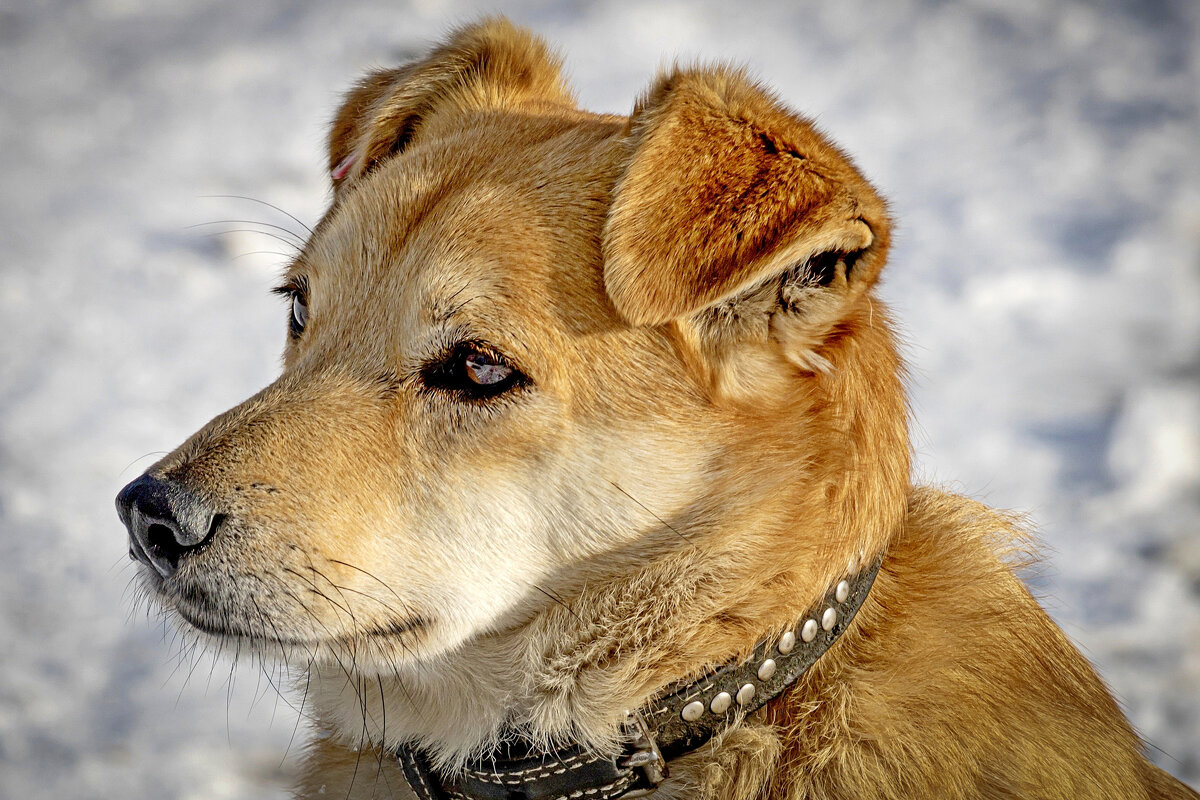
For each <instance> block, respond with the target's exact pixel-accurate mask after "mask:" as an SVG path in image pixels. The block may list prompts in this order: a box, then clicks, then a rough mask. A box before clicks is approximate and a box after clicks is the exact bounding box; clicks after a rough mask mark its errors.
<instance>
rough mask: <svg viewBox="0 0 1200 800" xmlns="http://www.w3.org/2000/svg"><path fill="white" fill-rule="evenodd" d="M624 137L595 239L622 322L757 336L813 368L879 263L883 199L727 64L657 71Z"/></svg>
mask: <svg viewBox="0 0 1200 800" xmlns="http://www.w3.org/2000/svg"><path fill="white" fill-rule="evenodd" d="M627 141H628V147H629V153H628V156H627V159H628V160H627V162H626V167H625V171H624V174H623V175H622V176H621V177H620V179H619V180H618V182H617V185H616V189H615V193H614V198H613V204H612V207H611V209H610V211H609V215H608V219H607V222H606V225H605V230H604V238H603V253H604V282H605V289H606V291H607V293H608V295H609V298H610V299H611V301H612V303H613V304H614V306H615V307H616V308H617V310H618V311H619V312H620V313H621V315H622V316H623V317H624V318H625V319H626V320H628V321H629V322H630V323H632V324H635V325H657V324H662V323H666V322H669V321H672V320H679V319H681V318H687V319H690V320H692V321H693V322H696V323H697V324H698V325H700V326H701V327H705V326H707V327H708V328H710V329H711V328H712V327H713V326H714V325H715V326H717V327H718V328H720V333H721V337H720V338H722V339H723V340H724V341H725V342H727V343H728V342H730V341H732V340H733V339H736V338H738V337H739V336H742V335H743V334H744V333H745V334H751V333H752V332H753V330H755V329H758V330H759V331H760V335H761V337H764V338H772V339H774V340H776V341H781V340H786V341H784V345H785V351H786V354H787V355H788V356H789V357H790V359H791V360H792V361H793V362H795V363H797V364H800V365H803V366H809V367H811V366H813V365H814V364H816V363H819V358H820V357H819V356H814V353H813V351H814V350H815V348H816V347H818V346H819V344H820V341H821V340H822V339H823V338H824V337H826V336H827V335H828V334H829V333H830V332H831V331H832V330H833V329H834V328H835V326H836V325H837V324H838V322H839V320H841V319H842V318H844V317H845V316H846V315H847V314H849V313H850V312H851V310H852V309H853V307H854V306H855V303H856V301H857V300H859V299H860V298H861V297H862V296H863V295H864V294H865V293H866V291H867V290H868V289H869V288H870V287H871V285H873V284H874V282H875V279H876V278H877V276H878V274H879V270H880V269H881V267H882V265H883V262H884V259H885V257H886V249H887V240H888V219H887V211H886V208H885V205H884V203H883V201H882V200H881V199H880V198H879V196H878V195H877V194H876V193H875V191H874V190H873V189H872V188H871V186H870V184H868V183H867V181H866V180H865V179H864V178H863V177H862V176H861V175H860V174H859V173H858V171H857V170H856V169H855V168H854V166H853V165H852V164H851V163H850V161H849V159H848V158H847V157H846V156H845V155H843V154H842V153H841V152H840V151H838V150H837V148H835V147H834V146H833V145H832V144H830V143H829V142H828V141H827V140H826V139H825V138H824V137H822V136H821V135H820V134H819V133H818V132H817V131H816V130H815V129H814V128H813V126H812V125H811V123H809V122H808V121H806V120H804V119H802V118H800V117H799V116H797V115H795V114H793V113H792V112H790V111H789V110H788V109H786V108H784V107H783V106H782V105H781V104H780V103H779V102H778V101H777V100H776V99H775V98H774V97H772V96H771V95H770V94H769V93H767V92H766V91H765V90H764V89H762V88H761V87H759V86H757V85H755V84H754V83H753V82H752V81H750V80H748V79H747V78H746V77H745V75H744V74H743V73H742V72H740V71H738V70H735V69H732V68H728V67H715V68H711V69H705V70H679V69H677V70H676V71H674V72H672V73H670V74H666V75H664V76H662V77H660V78H659V79H658V81H657V82H656V83H655V85H653V86H652V88H651V89H650V91H649V92H648V93H647V94H646V95H645V96H644V97H643V98H642V99H641V100H640V101H639V102H638V104H637V105H636V106H635V108H634V111H633V114H632V116H631V117H630V122H629V127H628V135H627ZM709 332H712V331H711V330H710V331H709Z"/></svg>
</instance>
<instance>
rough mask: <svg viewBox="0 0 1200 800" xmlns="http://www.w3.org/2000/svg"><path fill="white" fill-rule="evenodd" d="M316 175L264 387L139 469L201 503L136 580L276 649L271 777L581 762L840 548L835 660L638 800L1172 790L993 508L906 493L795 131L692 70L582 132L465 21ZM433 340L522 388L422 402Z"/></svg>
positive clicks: (382, 85)
mask: <svg viewBox="0 0 1200 800" xmlns="http://www.w3.org/2000/svg"><path fill="white" fill-rule="evenodd" d="M329 165H330V169H331V171H336V170H339V168H344V169H342V171H343V172H344V175H341V174H338V175H337V176H336V177H335V180H334V184H335V198H334V202H333V204H332V206H331V208H330V210H329V212H328V213H327V214H326V216H325V218H324V219H323V220H322V221H321V223H320V225H319V226H318V227H317V229H316V232H315V234H314V235H313V237H312V238H311V239H310V241H309V242H308V243H307V245H306V246H305V248H304V250H303V252H302V253H301V254H300V255H299V256H298V257H297V259H296V260H295V263H294V264H293V265H292V266H291V268H290V269H289V277H288V279H289V280H290V281H293V282H294V283H295V284H297V285H300V284H306V285H307V305H308V309H309V322H308V325H307V327H306V329H305V330H304V332H303V334H302V335H301V336H300V337H299V338H297V339H295V340H293V341H291V342H290V343H289V345H288V348H287V352H286V357H285V366H284V370H283V373H282V375H281V376H280V378H279V379H278V380H277V381H276V382H275V383H273V384H272V385H271V386H269V387H267V388H266V389H264V390H263V391H262V392H261V393H260V394H258V395H256V396H255V397H253V398H251V399H250V400H248V401H246V403H244V404H242V405H240V406H238V407H237V408H235V409H233V410H232V411H230V412H227V413H226V414H224V415H222V416H220V417H218V418H217V419H215V420H213V421H212V422H211V423H210V424H209V425H208V426H206V427H205V428H204V429H203V430H201V431H200V432H199V433H197V434H196V435H195V436H194V437H192V439H190V440H189V441H188V442H187V443H185V444H184V445H183V446H182V447H181V448H180V449H179V450H177V451H176V452H175V453H172V454H171V455H170V456H168V457H167V458H166V459H164V460H163V461H162V462H160V463H159V464H158V465H156V466H155V467H154V468H153V471H154V472H155V473H156V474H159V475H164V476H167V477H170V478H172V479H174V480H178V481H182V482H184V483H186V484H187V485H188V486H189V487H191V489H192V490H193V491H195V492H197V493H200V494H202V495H203V496H204V497H206V498H208V499H209V500H210V501H211V502H212V503H213V504H214V505H215V506H217V507H219V508H220V509H221V510H222V513H225V514H226V518H225V522H224V524H223V527H222V529H221V531H220V534H219V536H218V537H217V539H216V540H214V542H213V543H212V545H211V546H209V547H208V549H207V550H205V551H204V552H203V553H199V554H197V555H194V556H190V557H189V558H188V560H187V561H186V562H185V564H184V565H183V567H182V568H181V569H180V571H179V573H178V574H177V575H176V576H175V577H174V578H171V579H169V580H167V581H165V582H162V581H160V582H158V583H155V585H154V588H155V590H156V591H157V592H158V594H159V596H160V597H161V598H162V599H163V601H164V602H165V603H166V604H167V605H168V606H169V607H171V608H174V609H175V610H176V611H178V612H179V614H180V615H181V616H182V617H183V618H184V619H186V620H188V621H190V622H192V623H193V624H196V625H199V626H200V627H201V628H202V629H206V630H209V631H211V635H212V636H213V637H214V638H218V639H229V638H236V639H239V640H241V641H242V642H244V643H248V644H252V645H253V646H256V647H257V648H258V649H259V651H260V652H262V653H264V654H266V655H271V656H280V657H283V658H286V659H288V660H290V661H292V662H295V663H298V664H299V665H301V666H306V667H308V671H309V673H310V679H309V680H308V681H307V684H306V686H305V693H304V697H305V704H306V708H307V710H308V712H309V713H312V714H313V715H314V716H315V717H316V718H317V719H318V724H317V727H318V728H319V729H320V730H321V731H322V732H323V735H322V736H319V737H318V738H317V739H316V741H315V743H314V745H313V746H312V748H311V749H310V753H309V758H308V762H307V767H306V772H305V776H304V778H303V781H302V785H301V786H300V788H299V789H298V796H300V797H317V796H334V797H338V796H351V797H375V796H378V797H385V796H392V795H393V794H396V795H399V794H402V793H403V791H406V790H402V789H401V788H399V787H401V786H402V785H403V779H402V777H401V776H400V774H399V772H398V770H397V769H396V768H395V765H394V764H393V763H392V762H391V760H390V759H389V758H388V757H387V756H386V755H384V754H383V753H384V752H385V751H386V750H388V749H390V748H394V747H395V746H396V745H397V744H399V743H401V742H403V741H417V742H419V743H420V744H422V745H423V746H424V747H425V748H427V749H428V750H429V751H430V752H431V754H432V755H433V756H434V758H435V759H436V760H437V761H438V763H439V764H441V765H443V766H446V767H453V766H454V765H456V764H460V763H462V762H463V761H464V760H465V759H467V758H469V757H471V756H473V755H477V754H479V753H481V752H485V751H487V750H488V749H489V748H490V747H491V746H492V745H493V744H494V743H495V737H496V736H497V735H498V733H499V732H500V731H501V729H502V728H503V727H504V726H515V727H517V728H518V729H520V730H522V731H523V732H524V733H525V734H526V735H527V736H529V737H530V738H532V739H533V740H534V741H537V742H541V743H543V744H547V745H549V744H553V743H561V742H566V741H580V742H582V743H584V744H585V745H588V746H592V747H610V746H612V745H613V743H614V742H615V740H616V738H617V737H618V736H619V730H620V724H621V721H622V718H623V714H624V711H625V710H626V709H629V708H636V707H639V706H641V705H643V704H644V703H646V702H647V700H648V699H649V698H651V697H653V696H654V695H655V694H657V693H658V692H660V691H661V690H663V688H664V687H666V686H668V685H670V684H672V683H674V682H677V681H680V680H683V679H687V678H688V677H689V676H694V675H697V674H699V673H700V672H702V671H704V670H706V669H708V668H710V667H712V666H714V665H717V664H721V663H724V662H726V661H728V660H729V659H731V658H734V657H737V656H739V655H744V654H746V653H748V652H749V651H750V650H751V648H752V647H753V646H754V644H755V643H756V642H757V641H759V640H761V639H762V638H763V637H765V636H771V635H775V634H777V633H778V632H779V631H781V630H782V629H783V628H784V627H785V626H788V625H790V624H792V623H793V622H794V621H795V620H797V619H799V618H800V617H801V616H802V615H803V614H804V613H805V612H806V610H808V609H809V607H810V606H811V605H812V604H813V603H814V602H815V601H816V600H817V599H818V598H819V597H821V596H822V595H823V594H824V593H825V592H826V591H827V590H828V588H829V587H830V586H831V585H832V584H833V583H834V582H835V581H836V580H838V578H839V577H840V576H841V575H842V573H843V572H844V571H845V569H846V565H847V562H848V561H850V560H851V559H852V558H854V557H858V556H864V555H865V556H867V557H873V556H874V555H876V554H879V553H882V554H884V565H883V568H882V571H881V573H880V575H879V578H878V580H877V584H876V587H875V588H874V590H873V591H872V593H871V595H870V597H869V599H868V601H867V603H866V605H865V606H864V607H863V609H862V611H861V612H860V615H859V617H858V618H857V620H856V621H855V623H854V625H853V626H852V627H851V629H850V630H849V631H848V632H847V633H846V634H845V635H844V636H843V637H842V639H841V640H839V642H838V643H837V644H836V645H835V646H834V647H833V648H832V649H831V650H830V651H829V652H828V653H827V654H826V655H825V656H824V657H823V658H822V659H821V660H820V661H819V662H818V663H817V665H816V667H814V668H813V669H812V670H811V671H810V672H808V673H807V674H806V675H805V676H804V677H803V678H802V680H801V681H799V682H798V683H797V684H796V685H795V687H793V689H792V690H791V691H790V692H788V693H787V694H785V695H784V696H782V697H781V698H779V699H778V700H776V701H775V702H773V703H771V704H770V705H768V706H767V707H766V708H765V709H763V710H762V711H761V712H759V713H758V714H756V715H754V717H752V718H750V719H746V720H744V721H742V722H741V723H740V724H739V725H737V726H735V727H733V728H731V729H730V730H729V731H727V732H726V733H725V734H724V735H723V736H721V737H720V738H719V739H718V740H716V741H715V742H714V743H713V744H712V745H710V746H706V747H703V748H701V749H700V750H699V751H697V752H695V753H693V754H691V755H689V756H688V757H686V758H685V759H683V760H681V761H680V762H679V763H678V764H676V765H674V766H673V767H672V777H671V778H670V780H669V781H668V782H667V783H666V784H664V786H663V787H662V788H661V790H660V791H659V794H658V796H660V797H663V798H714V799H715V798H722V799H723V800H735V798H736V799H741V798H754V797H769V798H778V799H779V800H783V798H788V799H789V800H792V799H794V800H800V799H801V798H806V799H807V798H813V799H816V798H842V799H846V798H879V797H886V798H930V797H939V798H941V797H944V798H1001V797H1026V798H1028V797H1046V798H1052V797H1053V798H1057V797H1061V798H1069V797H1070V798H1075V797H1127V798H1137V797H1152V796H1157V797H1165V796H1171V797H1194V796H1195V795H1194V794H1192V793H1190V792H1189V791H1188V790H1187V789H1185V788H1184V787H1182V786H1181V785H1180V784H1178V783H1177V782H1174V781H1172V780H1171V779H1170V778H1168V777H1166V776H1165V774H1163V773H1161V772H1160V771H1158V770H1157V769H1155V768H1154V767H1152V766H1150V765H1149V764H1148V762H1146V760H1145V759H1144V758H1143V756H1142V754H1141V745H1140V743H1139V742H1138V740H1137V737H1136V736H1135V734H1134V733H1133V732H1132V730H1131V729H1130V727H1129V725H1128V724H1127V723H1126V721H1125V720H1124V718H1123V717H1122V715H1121V713H1120V710H1119V709H1118V708H1117V706H1116V704H1115V703H1114V702H1113V700H1112V698H1111V697H1110V696H1109V694H1108V692H1107V691H1106V690H1105V688H1104V686H1103V684H1102V683H1101V681H1100V680H1099V678H1097V676H1096V675H1095V673H1094V672H1093V671H1092V669H1091V667H1090V666H1089V665H1088V663H1087V662H1086V660H1085V659H1084V658H1083V657H1082V656H1081V655H1080V654H1079V653H1078V651H1077V650H1075V648H1074V647H1073V646H1072V645H1071V644H1070V643H1069V642H1068V641H1067V640H1066V638H1065V637H1064V635H1063V634H1062V632H1061V631H1059V630H1058V629H1057V628H1056V627H1055V626H1054V625H1053V623H1052V622H1051V621H1050V620H1049V618H1048V617H1047V616H1046V614H1045V613H1044V612H1043V611H1042V609H1041V608H1040V607H1039V606H1038V604H1037V602H1036V601H1035V600H1034V599H1033V598H1032V597H1031V596H1030V594H1029V592H1028V591H1027V590H1026V589H1025V587H1024V586H1023V585H1022V584H1021V583H1020V581H1019V580H1018V579H1017V578H1016V577H1014V573H1013V570H1014V566H1015V565H1016V564H1017V563H1019V562H1020V560H1021V559H1022V558H1023V555H1022V553H1023V552H1024V550H1025V548H1026V546H1027V540H1026V537H1025V534H1024V533H1023V532H1022V531H1021V530H1020V528H1019V526H1018V525H1016V524H1014V521H1013V520H1012V519H1011V518H1009V517H1006V516H1004V515H1001V514H998V513H996V512H993V511H990V510H988V509H987V508H984V507H982V506H980V505H978V504H976V503H974V502H972V501H969V500H966V499H963V498H960V497H955V496H953V495H949V494H945V493H941V492H938V491H935V490H931V489H921V488H914V487H912V486H911V485H910V478H909V449H908V438H907V412H906V407H905V400H904V395H903V389H902V379H901V366H900V361H899V358H898V355H897V350H896V346H895V342H894V340H893V336H892V333H891V329H890V323H889V318H888V314H887V311H886V309H885V308H884V307H883V305H882V304H881V303H880V302H879V301H878V300H877V299H875V297H874V295H873V292H872V287H873V286H874V284H875V282H876V279H877V278H878V276H879V272H880V270H881V269H882V267H883V264H884V262H885V260H886V255H887V247H888V241H889V224H890V223H889V219H888V216H887V213H886V209H885V207H884V203H883V201H882V200H881V199H880V198H879V196H878V195H877V194H876V193H875V191H874V190H873V189H872V187H871V186H870V184H868V183H867V181H866V180H865V179H864V178H863V177H862V176H861V175H860V174H859V173H858V171H857V170H856V169H855V168H854V166H853V165H852V164H851V163H850V161H849V160H848V159H847V158H846V157H845V156H844V155H843V154H842V153H841V152H840V151H838V150H837V149H836V148H835V147H834V146H833V145H832V144H830V143H829V141H828V140H827V139H825V138H824V137H823V136H822V135H821V134H820V133H819V132H817V131H816V130H815V129H814V127H813V126H812V124H811V123H810V122H808V121H807V120H805V119H803V118H802V117H800V116H798V115H796V114H795V113H793V112H791V111H790V110H788V109H787V108H785V107H784V106H783V105H782V104H781V103H779V101H777V100H776V99H774V98H773V97H772V96H770V95H769V94H768V93H767V92H765V91H764V90H763V89H762V88H761V87H759V86H757V85H756V84H754V83H753V82H751V81H749V80H748V79H747V78H746V77H745V76H744V75H743V74H742V73H741V72H739V71H737V70H733V69H730V68H727V67H719V66H718V67H691V68H679V69H675V70H672V71H670V72H668V73H666V74H664V75H662V76H661V77H659V78H658V79H657V80H656V81H655V82H654V84H653V85H652V87H651V88H650V89H649V91H648V92H647V93H646V94H645V96H644V97H643V98H642V99H641V100H640V101H639V102H638V104H637V106H636V107H635V109H634V112H633V115H632V116H631V117H629V118H624V117H610V116H600V115H594V114H589V113H586V112H583V111H580V110H578V109H576V108H575V107H574V103H573V100H572V99H571V95H570V92H569V90H568V89H566V88H565V86H564V84H563V82H562V79H561V76H560V74H559V71H558V60H557V59H556V58H555V57H553V56H552V55H551V54H550V53H549V51H548V50H547V48H546V46H545V45H544V44H543V43H541V42H540V41H539V40H537V39H536V38H534V37H532V36H531V35H530V34H528V33H526V32H524V31H520V30H518V29H515V28H514V27H512V26H511V25H509V24H508V23H507V22H504V21H502V20H492V21H487V22H484V23H481V24H479V25H476V26H471V27H468V28H464V29H462V30H460V31H458V32H457V33H455V34H454V35H453V36H452V37H451V38H450V40H449V41H448V42H447V43H446V44H444V45H441V46H440V47H438V48H436V49H435V50H434V51H433V52H432V54H431V55H430V56H429V57H428V58H426V59H425V60H423V61H421V62H419V63H417V64H414V65H410V66H408V67H402V68H400V69H397V70H388V71H383V72H378V73H375V74H373V75H371V76H369V77H367V78H366V79H365V80H364V81H363V82H362V83H361V84H359V86H358V87H357V88H356V89H354V90H353V91H352V92H351V93H350V94H349V95H348V96H347V98H346V101H345V104H344V105H343V107H342V109H341V111H340V112H339V113H338V115H337V119H336V121H335V123H334V125H333V129H332V132H331V136H330V153H329ZM463 341H474V342H486V343H487V344H488V346H489V347H491V348H493V349H494V350H496V351H498V352H500V353H503V354H504V355H505V356H507V357H508V358H509V359H510V360H511V361H512V362H513V363H514V364H516V365H517V366H518V367H520V369H521V370H522V371H523V372H524V373H525V374H526V375H528V376H529V383H528V385H526V386H524V387H520V388H517V389H514V390H512V391H511V392H510V393H509V394H506V395H504V396H502V397H499V398H494V399H492V400H488V401H484V402H477V401H468V400H464V399H463V398H462V397H461V396H459V395H456V394H454V393H453V392H450V393H447V392H445V391H442V390H435V389H430V388H429V387H428V386H425V385H423V378H422V374H423V373H422V370H423V369H425V368H426V365H428V364H429V363H430V362H431V360H436V359H437V358H439V357H440V356H439V355H438V354H439V353H444V352H445V351H446V349H447V348H448V347H451V346H453V345H454V344H456V343H458V342H463ZM352 748H353V749H352Z"/></svg>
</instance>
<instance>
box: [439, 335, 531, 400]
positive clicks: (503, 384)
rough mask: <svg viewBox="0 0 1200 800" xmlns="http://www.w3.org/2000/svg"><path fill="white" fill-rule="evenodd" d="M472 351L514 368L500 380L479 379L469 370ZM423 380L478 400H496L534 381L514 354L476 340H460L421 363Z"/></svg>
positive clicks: (463, 397)
mask: <svg viewBox="0 0 1200 800" xmlns="http://www.w3.org/2000/svg"><path fill="white" fill-rule="evenodd" d="M472 355H483V356H487V357H489V358H491V359H493V360H495V361H496V362H497V363H499V364H503V365H504V366H506V367H508V368H509V369H510V370H512V372H511V373H510V374H509V375H508V377H507V378H505V379H504V380H502V381H497V382H496V383H491V384H479V383H475V381H473V380H471V378H470V376H469V375H468V374H467V366H466V360H467V358H468V357H470V356H472ZM421 382H422V383H423V384H424V386H425V387H426V388H428V389H431V390H434V391H438V392H442V393H445V394H451V395H453V396H455V397H458V398H462V399H464V400H470V401H476V402H478V401H486V400H492V399H494V398H497V397H500V396H501V395H505V394H509V393H510V392H513V391H516V390H520V389H524V388H527V387H529V386H530V385H531V384H532V381H531V380H530V379H529V376H527V375H526V374H525V373H524V371H522V370H521V368H520V367H518V366H517V365H516V364H515V363H513V360H512V359H511V358H509V357H508V356H506V355H504V354H503V353H501V352H500V351H499V350H497V349H496V348H495V347H493V346H492V345H489V344H487V343H486V342H481V341H476V340H471V341H463V342H458V343H457V344H454V345H452V346H450V347H448V348H446V349H445V350H444V351H443V352H442V353H441V354H440V355H438V356H436V357H434V358H432V359H430V360H429V361H427V362H425V364H424V366H422V367H421Z"/></svg>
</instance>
